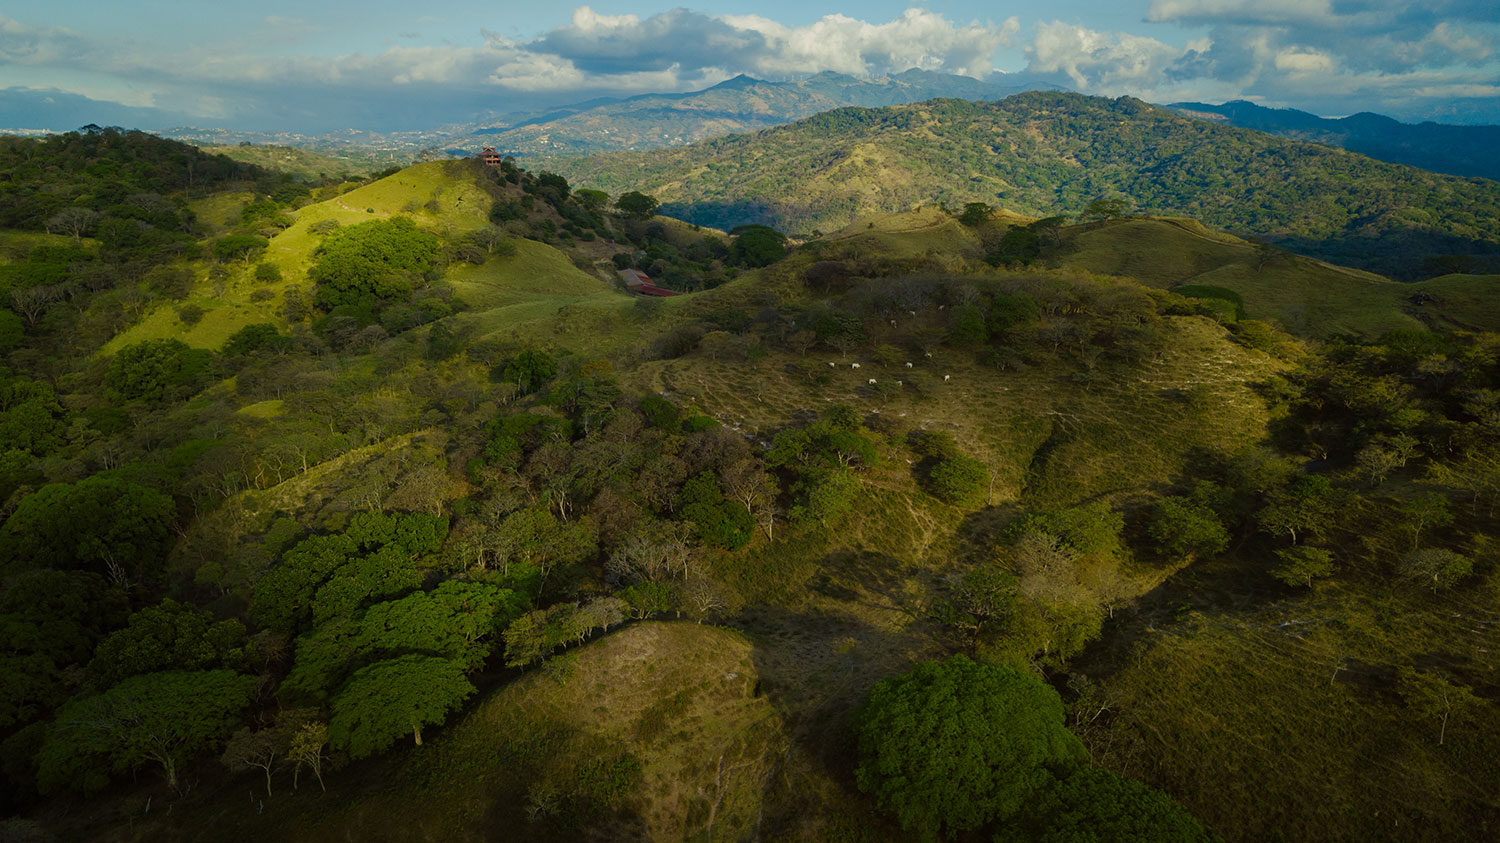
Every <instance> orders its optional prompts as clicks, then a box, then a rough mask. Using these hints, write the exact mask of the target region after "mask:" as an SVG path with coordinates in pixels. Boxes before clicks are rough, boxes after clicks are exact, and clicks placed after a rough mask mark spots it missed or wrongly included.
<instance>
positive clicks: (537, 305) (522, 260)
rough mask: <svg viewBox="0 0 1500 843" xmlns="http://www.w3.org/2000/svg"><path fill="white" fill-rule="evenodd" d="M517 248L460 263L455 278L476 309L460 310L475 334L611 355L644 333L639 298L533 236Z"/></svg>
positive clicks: (462, 294)
mask: <svg viewBox="0 0 1500 843" xmlns="http://www.w3.org/2000/svg"><path fill="white" fill-rule="evenodd" d="M512 242H513V243H514V244H515V246H516V253H515V254H514V255H510V256H506V257H496V258H492V259H491V260H489V261H488V262H487V263H485V264H484V265H483V266H464V267H462V268H459V269H455V270H454V271H452V272H451V273H450V274H449V276H448V281H449V283H451V284H452V285H453V288H454V290H455V291H457V293H458V296H459V298H461V299H462V300H463V301H464V302H465V303H467V304H468V305H469V306H470V307H471V308H473V309H472V310H470V311H468V312H466V313H464V314H463V315H462V316H460V317H459V322H460V324H462V325H465V326H468V327H470V328H471V329H472V330H473V331H474V333H475V336H476V337H480V338H492V339H515V340H517V341H521V342H528V343H531V344H533V345H538V346H542V347H559V348H567V349H571V350H574V351H579V352H587V353H589V354H590V355H591V356H608V355H609V354H610V353H611V352H615V351H618V350H619V349H620V348H622V347H624V346H626V345H629V344H630V343H631V342H633V341H634V340H635V339H637V338H638V336H639V334H640V320H639V319H638V318H636V317H635V316H634V314H633V312H632V308H633V307H634V299H633V298H632V297H631V296H629V295H628V294H626V293H624V292H623V291H621V290H619V289H617V288H615V287H614V286H612V285H610V284H608V283H606V282H605V281H604V280H603V279H601V278H600V277H598V276H597V275H592V274H590V273H588V272H585V271H583V270H581V269H579V268H578V267H576V266H574V265H573V262H572V261H571V260H570V259H569V258H568V256H567V255H565V254H563V253H562V252H559V251H558V250H557V249H554V248H552V247H551V246H548V245H547V244H545V243H538V242H536V241H534V240H524V239H516V240H513V241H512Z"/></svg>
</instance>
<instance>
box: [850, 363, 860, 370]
mask: <svg viewBox="0 0 1500 843" xmlns="http://www.w3.org/2000/svg"><path fill="white" fill-rule="evenodd" d="M849 368H851V369H858V368H859V364H858V363H850V364H849Z"/></svg>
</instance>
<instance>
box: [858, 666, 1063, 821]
mask: <svg viewBox="0 0 1500 843" xmlns="http://www.w3.org/2000/svg"><path fill="white" fill-rule="evenodd" d="M1064 716H1065V712H1064V709H1063V704H1062V700H1061V699H1060V698H1059V697H1058V695H1057V692H1056V691H1054V690H1052V688H1051V687H1050V686H1048V685H1046V684H1045V683H1043V682H1041V681H1040V680H1039V679H1036V678H1035V677H1033V676H1029V675H1027V674H1023V673H1019V672H1017V671H1015V670H1013V669H1011V668H1008V667H1000V666H997V665H991V664H978V663H975V662H973V661H971V660H969V659H968V658H965V657H964V656H954V657H953V658H950V659H948V660H947V661H944V662H925V663H923V664H919V665H917V667H916V668H915V669H913V670H912V671H911V672H910V673H906V674H904V675H901V676H897V677H893V678H890V679H886V680H883V681H881V682H880V683H879V684H877V685H876V686H875V689H874V690H873V691H872V692H871V693H870V699H869V701H868V702H867V703H866V704H865V706H864V708H863V709H862V710H861V711H860V712H859V714H858V716H857V729H858V733H859V756H860V763H859V767H858V768H857V769H856V770H855V775H856V777H857V779H858V781H859V787H860V789H861V790H863V791H865V792H866V793H870V794H872V795H873V796H874V797H875V799H876V801H878V802H879V803H880V805H881V806H882V807H883V808H885V809H887V810H889V811H891V812H892V813H894V814H895V815H896V819H897V820H898V821H899V822H900V823H901V825H902V826H903V827H905V828H907V829H911V830H913V831H916V832H917V833H918V834H919V835H921V836H922V838H923V839H925V840H935V839H936V838H937V837H938V835H939V834H940V833H942V832H943V831H945V830H946V831H948V832H950V833H951V832H956V831H964V830H968V829H974V828H978V827H980V826H982V825H985V824H986V823H989V822H991V821H993V820H996V819H1005V818H1008V817H1010V816H1012V815H1014V814H1015V813H1016V812H1017V811H1018V810H1019V809H1020V808H1021V807H1022V805H1023V804H1025V802H1026V800H1027V799H1029V798H1031V796H1032V795H1033V794H1035V793H1036V792H1037V791H1038V790H1039V789H1041V788H1042V787H1044V786H1045V785H1046V784H1047V783H1048V781H1049V778H1050V773H1049V772H1048V771H1047V767H1048V765H1053V764H1065V763H1069V762H1078V761H1081V760H1082V759H1083V757H1084V749H1083V745H1082V743H1081V742H1080V741H1079V740H1078V738H1077V737H1075V736H1074V735H1073V734H1072V733H1071V732H1069V731H1068V730H1067V728H1066V727H1065V726H1064V725H1063V722H1064Z"/></svg>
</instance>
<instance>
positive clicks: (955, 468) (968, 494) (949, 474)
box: [927, 455, 990, 507]
mask: <svg viewBox="0 0 1500 843" xmlns="http://www.w3.org/2000/svg"><path fill="white" fill-rule="evenodd" d="M927 483H928V488H930V489H931V490H932V493H933V494H934V495H936V496H937V497H939V498H941V499H942V500H944V501H947V502H948V503H951V504H953V505H955V506H962V507H972V506H978V505H979V504H981V503H983V502H984V497H985V494H986V493H987V492H988V491H989V484H990V470H989V468H988V467H987V466H985V464H984V463H982V462H980V461H979V460H977V459H975V458H973V457H968V456H963V455H959V456H955V457H951V458H949V459H946V460H942V461H940V462H938V464H937V465H934V466H933V467H932V471H931V472H930V473H929V474H928V476H927Z"/></svg>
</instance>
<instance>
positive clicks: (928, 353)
mask: <svg viewBox="0 0 1500 843" xmlns="http://www.w3.org/2000/svg"><path fill="white" fill-rule="evenodd" d="M922 356H923V357H926V358H928V359H929V360H930V359H932V352H930V351H924V352H922Z"/></svg>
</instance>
